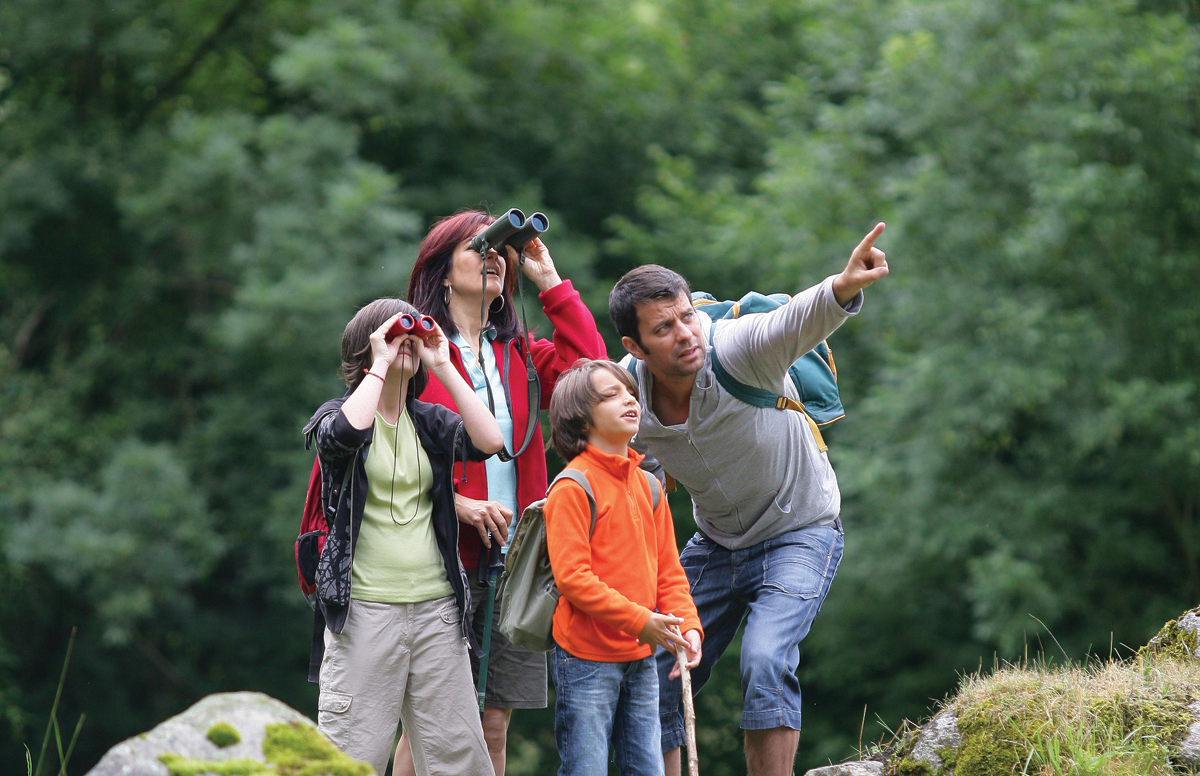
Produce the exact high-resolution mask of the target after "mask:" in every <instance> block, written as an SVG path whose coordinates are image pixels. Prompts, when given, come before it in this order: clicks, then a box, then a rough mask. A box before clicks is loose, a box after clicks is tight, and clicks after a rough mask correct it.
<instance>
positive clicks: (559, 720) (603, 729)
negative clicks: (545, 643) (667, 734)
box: [550, 644, 663, 776]
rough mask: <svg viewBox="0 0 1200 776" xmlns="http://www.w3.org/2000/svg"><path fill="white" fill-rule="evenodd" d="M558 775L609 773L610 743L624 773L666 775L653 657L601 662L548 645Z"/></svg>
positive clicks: (640, 775)
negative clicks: (558, 765) (559, 763)
mask: <svg viewBox="0 0 1200 776" xmlns="http://www.w3.org/2000/svg"><path fill="white" fill-rule="evenodd" d="M550 676H551V677H552V678H553V679H554V690H555V700H554V738H555V740H556V741H557V742H558V756H559V759H561V760H562V767H560V768H559V770H558V774H559V776H606V774H607V773H608V744H609V741H610V740H611V741H612V746H613V755H614V759H616V761H617V767H618V768H620V769H621V774H622V776H662V774H663V758H662V752H661V751H660V750H659V748H658V743H659V738H660V736H659V729H658V675H657V673H656V671H655V665H654V657H653V656H651V657H646V658H643V659H641V660H634V661H631V662H627V663H600V662H597V661H595V660H583V659H581V658H577V657H575V656H573V655H571V654H570V653H569V652H567V651H566V650H565V649H563V648H562V647H560V646H558V645H557V644H555V645H554V646H553V647H551V648H550Z"/></svg>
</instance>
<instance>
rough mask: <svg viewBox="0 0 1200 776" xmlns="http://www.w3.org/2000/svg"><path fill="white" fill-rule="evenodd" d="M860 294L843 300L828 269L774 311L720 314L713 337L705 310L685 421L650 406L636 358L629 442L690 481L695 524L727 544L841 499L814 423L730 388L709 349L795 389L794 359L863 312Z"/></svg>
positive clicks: (769, 533) (777, 529)
mask: <svg viewBox="0 0 1200 776" xmlns="http://www.w3.org/2000/svg"><path fill="white" fill-rule="evenodd" d="M862 299H863V297H862V293H861V292H859V294H858V295H857V296H855V297H854V299H852V300H851V301H850V303H849V304H848V305H847V307H846V308H843V307H842V306H841V305H839V304H838V303H837V300H836V299H835V298H834V295H833V278H832V277H829V278H826V279H825V281H824V282H822V283H819V284H817V285H815V286H813V287H812V288H809V289H807V290H805V291H803V292H801V293H799V294H797V295H796V296H794V297H793V298H792V299H791V301H789V302H788V303H787V304H785V305H783V306H781V307H779V308H777V309H775V310H772V311H770V312H767V313H759V314H754V315H747V316H745V317H744V318H735V319H731V320H726V319H722V320H718V321H716V324H715V325H716V329H715V330H714V331H713V336H712V344H711V345H709V344H708V334H709V326H710V325H712V324H711V322H710V321H709V320H708V317H707V316H706V315H704V314H703V312H701V316H700V317H701V328H702V332H703V336H704V340H705V348H706V351H707V352H706V355H705V359H704V366H703V367H702V368H701V369H700V371H699V372H697V373H696V383H695V385H694V386H693V388H692V398H691V407H690V408H689V410H688V418H687V422H686V423H684V424H681V425H677V426H664V425H663V424H662V423H660V422H659V420H658V418H657V417H656V416H655V415H654V411H653V409H652V406H653V403H652V402H651V399H650V397H651V392H652V390H653V388H654V383H653V379H654V378H653V376H652V375H651V373H650V370H649V368H648V367H647V366H646V364H645V363H644V362H639V363H638V365H637V378H638V381H637V382H638V392H639V394H640V395H639V399H640V401H641V405H642V418H641V424H640V427H639V429H638V433H637V436H636V437H635V439H634V442H633V447H634V449H636V450H639V451H643V452H647V451H648V452H649V453H650V454H651V455H652V456H654V457H655V458H657V459H658V461H659V463H660V464H662V466H663V468H664V469H666V471H667V472H669V473H670V474H671V476H673V477H674V478H675V479H676V480H677V481H679V482H680V483H681V484H682V485H683V486H684V487H685V488H687V490H688V493H689V494H691V496H692V508H693V514H694V517H695V520H696V525H697V526H699V528H700V530H701V531H703V532H704V533H705V534H706V535H707V536H709V537H710V538H711V539H713V540H714V541H716V542H717V543H718V544H720V545H721V546H723V547H726V548H727V549H730V550H737V549H742V548H745V547H749V546H750V545H753V544H758V543H760V542H763V541H766V540H767V539H771V538H774V537H776V536H779V535H780V534H784V533H787V532H788V531H792V530H795V529H797V528H802V527H804V526H807V525H816V524H824V523H831V522H833V520H834V519H835V518H837V517H838V514H839V513H840V511H841V504H842V500H841V493H840V491H839V490H838V484H837V477H836V476H835V475H834V473H833V467H832V466H830V465H829V456H828V454H827V453H822V452H821V451H820V449H819V448H818V447H817V443H816V440H815V439H814V438H813V435H812V431H811V430H810V429H809V426H808V422H807V421H806V420H805V419H804V418H803V417H802V416H801V415H800V413H798V412H795V411H793V410H780V409H775V408H774V407H769V408H762V407H755V406H753V405H751V404H747V403H745V402H743V401H741V400H740V399H737V398H734V397H733V396H732V395H730V394H729V393H728V392H726V390H725V389H724V388H722V387H721V386H720V384H719V383H718V382H717V378H716V375H715V374H713V369H712V350H713V348H715V349H716V351H717V354H718V356H719V357H720V359H721V365H722V366H724V367H725V370H726V371H727V372H729V374H730V375H732V376H733V377H734V378H735V379H737V380H738V381H739V382H742V383H744V384H746V385H751V386H754V387H757V388H763V389H766V390H769V391H772V392H774V393H776V394H784V395H787V396H790V397H791V398H798V396H797V394H796V391H795V388H794V386H792V384H791V381H790V380H789V379H787V370H788V367H790V366H791V365H792V362H793V361H795V360H796V359H797V358H799V357H800V356H802V355H804V354H805V353H807V352H808V351H810V350H812V349H813V348H814V347H816V346H817V345H818V344H819V343H820V342H821V341H822V340H824V339H825V338H826V337H828V336H829V335H830V334H832V333H833V332H834V331H835V330H836V329H837V328H838V326H840V325H841V324H842V323H843V322H844V321H845V320H846V319H847V318H848V317H849V316H851V315H855V314H857V313H858V311H859V310H860V309H861V308H862ZM702 309H703V308H701V310H702Z"/></svg>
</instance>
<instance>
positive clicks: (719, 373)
mask: <svg viewBox="0 0 1200 776" xmlns="http://www.w3.org/2000/svg"><path fill="white" fill-rule="evenodd" d="M789 299H791V297H790V296H788V295H787V294H771V295H769V296H766V295H763V294H760V293H758V292H757V291H751V292H749V293H748V294H746V295H745V296H743V297H742V298H741V299H739V300H737V301H736V302H735V301H732V300H725V301H723V302H722V301H718V300H717V299H716V298H715V297H714V296H713V295H712V294H708V293H705V292H703V291H693V292H692V304H693V305H694V306H695V307H696V309H697V310H703V311H704V314H705V315H707V316H708V317H709V318H711V319H712V320H713V321H717V320H720V319H723V318H738V317H740V316H742V315H749V314H751V313H765V312H769V311H771V310H774V309H776V308H777V307H780V306H782V305H785V304H787V303H788V300H789ZM708 344H709V348H710V350H711V351H712V363H713V372H714V373H715V374H716V377H717V382H719V383H720V384H721V387H722V388H724V389H725V390H726V391H728V392H729V393H730V394H732V395H733V396H734V398H736V399H740V400H741V401H744V402H746V403H747V404H752V405H754V406H755V407H775V408H776V409H781V410H793V411H795V412H799V413H800V414H801V415H803V416H804V418H805V420H807V421H808V425H809V428H810V429H811V430H812V433H813V437H814V438H815V439H816V440H817V446H818V447H819V448H820V449H821V451H822V452H824V451H825V450H827V449H828V445H826V444H825V439H824V437H822V436H821V427H822V426H828V425H829V424H830V423H833V422H834V421H835V420H841V419H842V418H844V417H845V416H846V410H845V408H844V407H842V400H841V396H840V395H839V393H838V384H837V364H835V363H834V361H833V352H832V351H831V350H830V349H829V343H827V342H822V343H821V344H819V345H817V346H816V347H815V348H813V349H812V350H810V351H808V352H807V353H805V354H804V355H803V356H801V357H800V358H798V359H796V360H795V361H794V362H793V363H792V365H791V367H790V368H789V369H788V379H789V380H791V381H792V385H794V386H795V388H796V393H797V395H799V397H800V401H799V402H796V401H794V400H793V399H790V398H788V397H786V396H779V395H778V394H775V393H772V392H771V391H764V390H763V389H761V388H755V387H754V386H750V385H746V384H745V383H742V382H740V381H738V380H736V379H735V378H734V377H733V376H732V375H731V374H729V373H728V372H726V371H725V368H724V367H722V366H721V361H720V359H719V358H718V357H717V351H716V349H715V348H713V347H712V328H711V327H710V328H709V331H708ZM636 364H637V359H630V361H629V362H628V363H627V366H628V368H629V370H630V371H631V372H633V376H634V379H635V380H636V379H637V371H636Z"/></svg>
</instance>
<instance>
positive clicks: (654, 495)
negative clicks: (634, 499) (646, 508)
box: [641, 469, 662, 512]
mask: <svg viewBox="0 0 1200 776" xmlns="http://www.w3.org/2000/svg"><path fill="white" fill-rule="evenodd" d="M641 472H642V474H644V475H646V482H648V483H649V484H650V511H651V512H657V511H658V501H659V498H661V496H662V485H660V484H659V482H658V477H655V476H654V475H653V474H651V473H650V472H648V471H646V470H645V469H642V470H641Z"/></svg>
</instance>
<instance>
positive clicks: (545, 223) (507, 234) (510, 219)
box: [471, 207, 550, 257]
mask: <svg viewBox="0 0 1200 776" xmlns="http://www.w3.org/2000/svg"><path fill="white" fill-rule="evenodd" d="M549 228H550V219H548V218H546V214H545V213H533V214H532V215H530V216H529V218H526V217H525V214H524V213H522V212H521V211H520V210H517V209H516V208H515V207H514V208H511V209H510V210H509V211H508V212H507V213H505V214H504V215H502V216H500V217H499V218H497V219H496V220H495V221H493V222H492V224H491V225H490V226H488V228H487V229H484V230H483V231H482V232H480V233H479V234H477V235H475V237H474V239H472V240H471V250H473V251H477V252H478V253H479V255H480V256H483V255H485V254H487V252H488V250H489V249H490V248H495V249H496V252H497V253H499V254H500V255H501V257H503V256H504V255H505V253H506V252H505V250H504V248H505V246H507V245H511V246H512V247H513V248H515V249H516V251H517V253H518V254H522V255H524V248H525V244H526V243H528V242H529V241H530V240H532V239H533V238H535V237H537V236H538V235H540V234H541V233H542V232H544V231H546V230H547V229H549Z"/></svg>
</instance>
